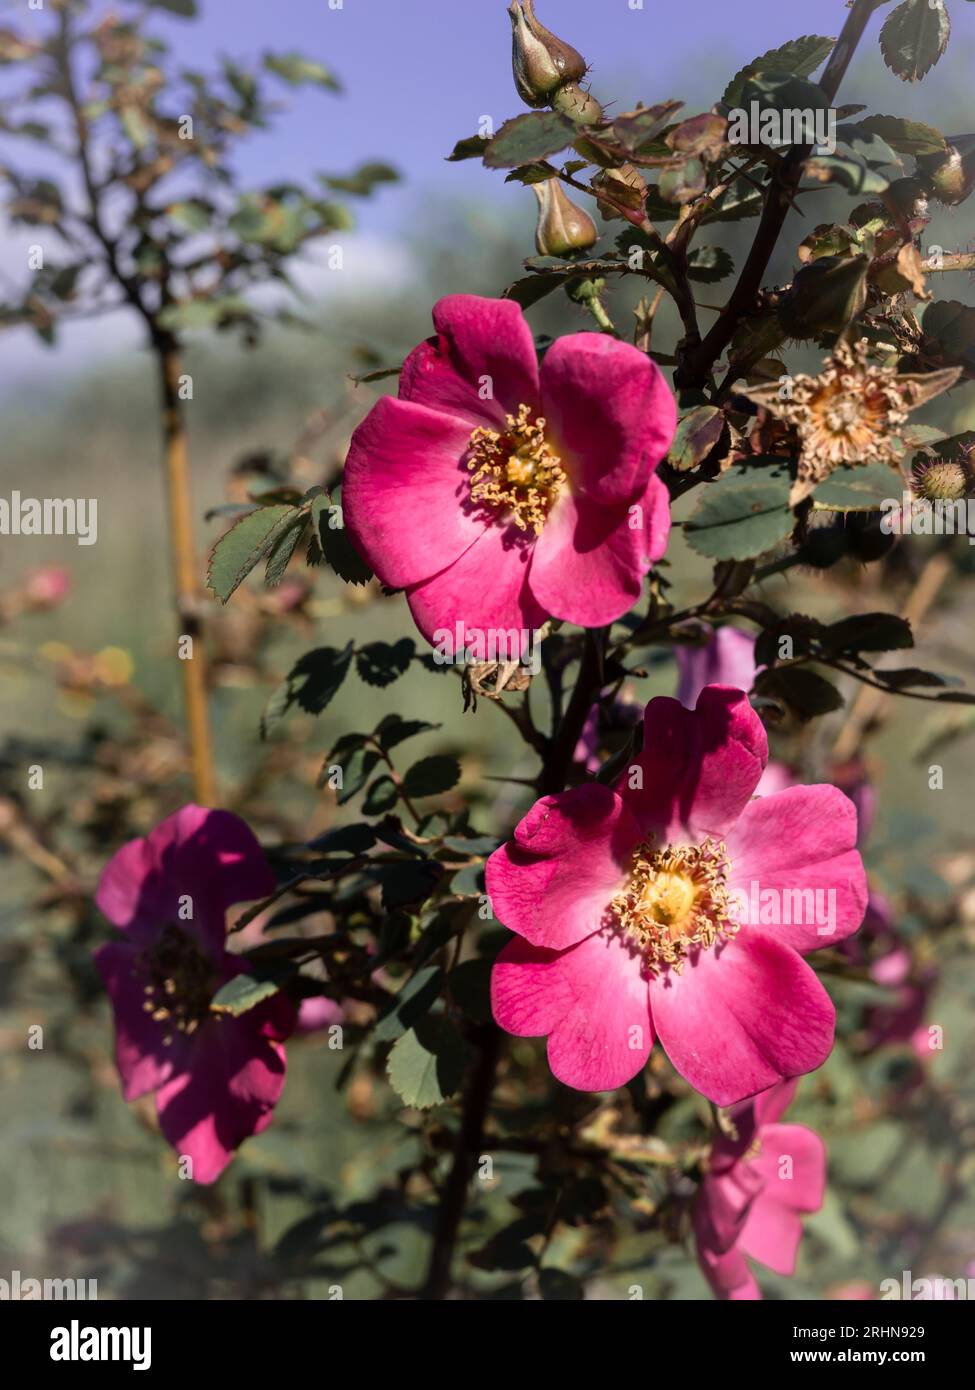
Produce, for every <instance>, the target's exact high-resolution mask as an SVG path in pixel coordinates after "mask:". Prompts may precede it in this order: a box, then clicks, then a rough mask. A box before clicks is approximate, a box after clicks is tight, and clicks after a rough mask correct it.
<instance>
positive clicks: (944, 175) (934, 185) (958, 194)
mask: <svg viewBox="0 0 975 1390" xmlns="http://www.w3.org/2000/svg"><path fill="white" fill-rule="evenodd" d="M917 168H918V173H919V174H922V175H923V177H924V178H925V179H926V180H927V183H928V185H929V186H930V188H931V192H932V194H933V195H934V197H935V198H937V200H938V202H939V203H944V204H945V206H946V207H951V208H954V207H957V206H958V204H959V203H963V202H964V201H965V199H966V198H967V197H968V196H969V195H970V194H971V193H972V192H973V190H975V135H949V136H948V148H947V150H946V151H944V152H943V153H941V152H939V153H938V154H922V155H918V160H917Z"/></svg>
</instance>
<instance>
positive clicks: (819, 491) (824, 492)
mask: <svg viewBox="0 0 975 1390" xmlns="http://www.w3.org/2000/svg"><path fill="white" fill-rule="evenodd" d="M902 490H903V479H902V477H901V475H900V473H899V472H897V471H896V470H895V469H893V468H889V467H888V466H887V464H885V463H869V464H860V465H857V466H856V467H852V468H846V467H841V468H837V469H836V470H835V471H834V472H833V473H831V474H830V476H829V477H828V478H827V479H826V481H825V482H824V483H820V484H819V486H818V487H817V488H816V493H815V496H814V498H813V506H814V507H815V508H816V510H817V511H830V512H876V511H880V509H881V507H882V505H883V503H884V502H886V501H889V499H890V498H891V497H898V496H900V493H901V492H902Z"/></svg>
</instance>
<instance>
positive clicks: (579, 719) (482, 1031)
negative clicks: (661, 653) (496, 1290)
mask: <svg viewBox="0 0 975 1390" xmlns="http://www.w3.org/2000/svg"><path fill="white" fill-rule="evenodd" d="M608 635H609V629H608V628H601V629H594V630H592V631H587V633H586V647H585V650H584V652H583V657H582V664H581V666H580V669H579V675H578V677H577V679H576V683H575V688H574V690H573V692H572V698H571V699H570V701H569V706H568V709H567V710H566V712H565V718H564V719H563V720H562V722H561V725H560V727H559V730H558V733H557V734H556V736H555V737H554V739H553V740H552V742H551V745H550V747H549V750H548V754H547V756H546V758H545V764H544V766H543V768H542V773H541V777H540V779H539V784H540V790H541V791H542V793H543V794H552V793H555V792H560V791H562V789H563V788H564V786H565V784H566V781H567V779H568V774H569V769H570V767H571V765H572V754H573V752H574V750H575V746H576V744H577V743H578V741H579V736H580V734H581V733H582V727H583V725H584V724H585V722H586V716H587V715H588V713H589V711H590V709H591V708H592V705H593V701H594V700H595V699H596V697H597V696H598V694H599V689H600V686H601V685H602V684H603V668H604V657H605V649H606V639H607V637H608ZM473 1041H474V1044H475V1046H476V1047H477V1050H478V1055H477V1060H476V1061H475V1063H474V1065H473V1067H472V1069H471V1072H470V1076H469V1079H468V1082H467V1087H466V1090H465V1092H464V1100H463V1105H462V1108H461V1122H460V1129H459V1131H458V1133H457V1141H456V1143H455V1145H454V1154H453V1159H452V1161H451V1166H450V1171H449V1173H448V1174H447V1180H446V1182H445V1183H444V1186H443V1189H442V1191H441V1194H440V1207H439V1211H438V1213H437V1224H436V1229H435V1231H434V1236H433V1248H432V1249H431V1252H430V1263H429V1265H428V1267H427V1277H426V1280H425V1282H424V1285H423V1289H422V1291H421V1292H420V1295H419V1297H420V1298H423V1299H445V1298H446V1297H447V1296H448V1294H449V1293H450V1288H451V1268H452V1265H453V1259H454V1251H455V1249H456V1246H457V1238H458V1235H459V1234H460V1225H461V1222H462V1220H463V1217H464V1210H465V1207H466V1205H467V1192H468V1188H469V1186H470V1182H471V1179H472V1178H473V1176H474V1172H475V1169H476V1167H477V1159H478V1155H479V1153H480V1150H481V1146H482V1143H483V1139H484V1126H485V1122H486V1120H487V1114H488V1110H489V1108H490V1104H491V1096H492V1094H493V1092H494V1083H495V1078H496V1075H497V1069H498V1063H499V1061H500V1060H501V1047H502V1035H501V1030H500V1028H499V1027H498V1026H497V1024H496V1023H494V1022H491V1023H487V1024H483V1025H482V1026H481V1027H480V1028H479V1029H478V1030H477V1033H476V1034H475V1036H474V1038H473Z"/></svg>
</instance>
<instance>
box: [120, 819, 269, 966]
mask: <svg viewBox="0 0 975 1390" xmlns="http://www.w3.org/2000/svg"><path fill="white" fill-rule="evenodd" d="M140 846H141V848H140ZM274 885H275V879H274V875H273V874H272V872H271V870H270V868H269V866H268V864H267V861H266V860H265V858H264V854H263V852H262V850H261V847H260V845H259V844H258V842H257V840H256V839H255V838H254V834H253V832H252V831H251V830H250V828H249V827H248V826H247V825H246V824H245V823H244V822H243V821H242V820H240V819H239V817H237V816H235V815H232V814H231V812H229V811H210V810H207V809H206V808H205V807H203V806H194V805H189V806H184V807H183V808H182V810H180V811H177V812H175V813H174V814H173V815H171V816H167V817H166V819H165V820H164V821H161V822H160V824H159V825H157V826H156V828H155V829H154V830H153V831H152V832H151V833H150V834H149V835H148V836H146V838H145V840H143V841H138V840H136V841H132V842H130V843H129V844H128V845H125V846H123V848H122V849H121V850H120V851H119V852H118V854H116V855H115V857H114V858H113V859H112V860H111V861H110V862H109V863H108V865H107V866H106V868H105V870H104V871H103V873H102V878H101V881H100V883H99V888H98V892H97V894H96V899H95V900H96V902H97V903H98V905H99V907H100V908H102V910H103V911H105V914H106V916H109V918H110V920H111V921H113V922H114V924H115V926H117V927H121V928H122V929H123V930H124V929H130V930H131V931H132V932H133V936H134V937H135V939H141V940H148V939H149V938H151V936H152V935H153V934H154V933H153V929H154V927H156V926H158V925H161V924H163V923H165V922H167V921H171V922H179V923H181V924H182V925H183V926H184V927H185V929H186V930H187V931H188V932H191V933H193V934H194V935H195V936H196V937H197V938H198V939H199V941H200V942H201V944H202V945H204V946H205V947H207V948H208V949H211V950H218V949H219V950H222V946H223V941H224V938H225V935H226V923H225V918H226V913H227V909H228V908H229V907H231V906H233V904H235V903H242V902H250V901H252V900H253V899H255V898H261V897H264V896H265V895H266V894H268V893H270V892H272V891H273V889H274ZM186 900H189V903H190V904H191V910H192V917H191V918H187V916H186V912H187V901H186Z"/></svg>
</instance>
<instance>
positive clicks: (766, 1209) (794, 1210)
mask: <svg viewBox="0 0 975 1390" xmlns="http://www.w3.org/2000/svg"><path fill="white" fill-rule="evenodd" d="M784 1159H789V1160H790V1163H791V1173H792V1176H791V1177H789V1176H787V1174H788V1172H789V1171H790V1168H789V1167H786V1166H785V1165H784V1164H783V1160H784ZM751 1166H753V1167H754V1168H755V1169H756V1170H757V1171H758V1172H759V1173H760V1174H761V1176H762V1178H763V1180H764V1186H763V1188H762V1192H761V1194H760V1196H759V1197H758V1199H757V1200H756V1201H755V1202H754V1203H753V1205H752V1206H751V1208H750V1210H749V1212H748V1215H747V1217H746V1219H745V1224H744V1227H743V1229H742V1232H741V1236H740V1238H739V1241H738V1246H739V1249H741V1250H742V1251H743V1253H744V1254H746V1255H750V1256H751V1258H752V1259H754V1260H758V1261H759V1262H760V1263H761V1264H763V1265H766V1266H767V1267H768V1268H769V1269H774V1270H775V1272H776V1273H777V1274H784V1275H791V1274H794V1273H795V1267H796V1255H797V1253H798V1249H799V1241H800V1239H801V1238H802V1223H801V1221H800V1220H799V1213H800V1212H812V1211H818V1210H819V1208H820V1207H821V1206H822V1204H823V1194H824V1192H825V1190H826V1150H825V1147H824V1145H823V1141H822V1140H821V1139H820V1137H819V1135H818V1134H814V1133H813V1132H812V1130H810V1129H806V1127H805V1126H804V1125H766V1126H764V1127H763V1128H762V1132H761V1149H760V1151H759V1154H758V1156H757V1158H755V1159H754V1160H753V1162H752V1165H751Z"/></svg>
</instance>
